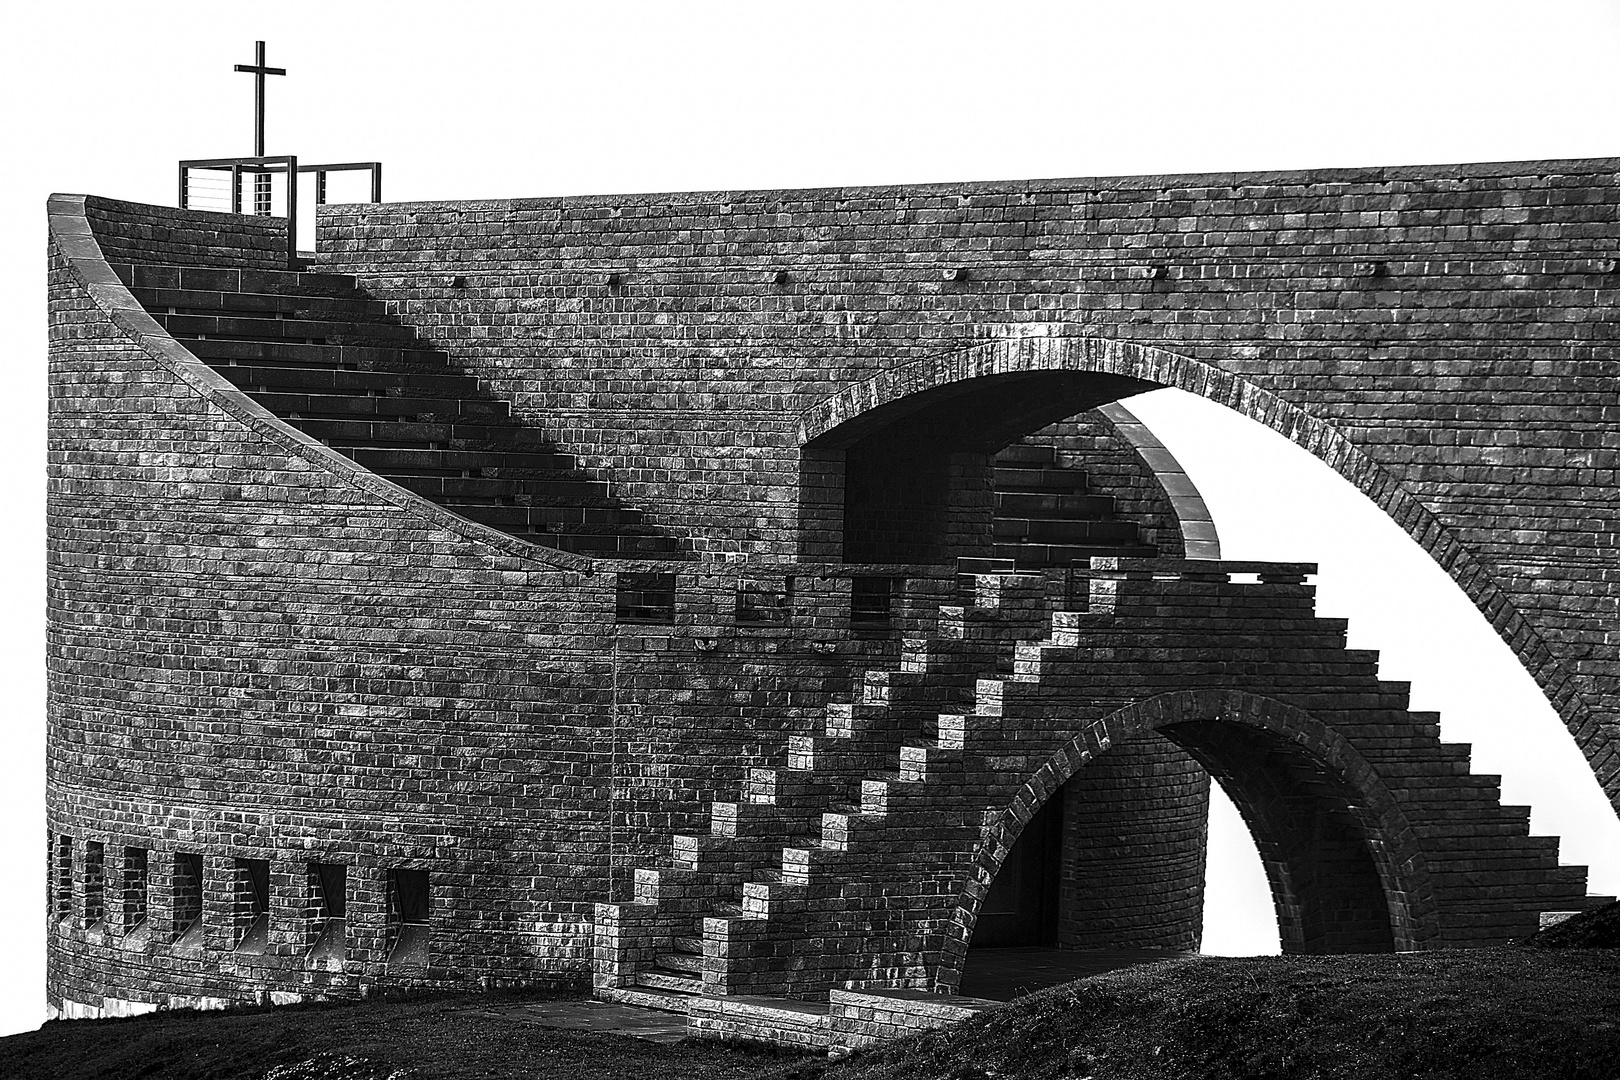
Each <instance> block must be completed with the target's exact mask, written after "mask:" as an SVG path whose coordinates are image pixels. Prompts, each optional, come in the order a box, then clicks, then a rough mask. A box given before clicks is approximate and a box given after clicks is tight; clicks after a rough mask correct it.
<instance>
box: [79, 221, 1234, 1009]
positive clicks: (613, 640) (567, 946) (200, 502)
mask: <svg viewBox="0 0 1620 1080" xmlns="http://www.w3.org/2000/svg"><path fill="white" fill-rule="evenodd" d="M51 211H52V216H51V235H52V248H51V271H50V272H51V342H52V350H51V363H52V369H51V386H52V399H51V447H50V454H51V457H50V460H51V481H50V546H49V559H50V574H51V590H50V612H49V617H50V625H51V636H50V652H49V659H48V663H49V678H50V687H51V698H50V715H49V721H50V733H49V762H48V820H49V828H50V834H51V839H52V844H51V851H50V859H51V880H52V909H51V918H50V943H51V947H50V967H49V994H50V998H51V1001H52V1003H53V1005H55V1006H56V1007H58V1008H60V1009H62V1010H63V1011H64V1012H65V1013H67V1014H68V1015H81V1014H86V1013H91V1014H94V1013H97V1012H100V1011H107V1012H115V1013H116V1012H123V1011H139V1010H141V1009H145V1008H150V1007H153V1006H155V1005H158V1004H167V1005H183V1004H197V1003H201V1004H208V1003H212V1002H218V1001H226V1000H242V999H254V998H259V997H262V996H264V995H267V994H269V995H274V996H276V998H277V1000H282V999H285V998H286V997H289V996H293V997H296V996H299V995H306V994H338V995H344V994H353V993H357V992H360V991H361V990H362V989H363V988H364V987H365V986H367V985H368V984H374V983H378V982H415V983H420V982H428V983H448V984H460V985H469V984H470V985H489V984H492V983H502V982H527V981H534V980H535V979H541V978H547V977H560V976H569V975H578V974H580V973H583V972H584V971H585V970H586V965H587V961H588V950H589V940H590V916H591V905H592V903H593V902H595V901H600V900H604V899H613V898H615V897H617V896H624V895H628V893H629V890H630V877H631V872H632V870H633V868H634V867H635V866H636V865H640V864H643V863H645V861H646V860H647V859H648V858H649V857H651V856H653V855H654V854H655V853H656V852H659V851H661V850H662V849H663V848H664V847H666V846H667V844H668V838H669V836H670V835H671V834H672V833H675V832H678V831H681V830H693V829H701V828H702V827H704V826H706V825H707V818H708V812H709V811H708V800H710V799H713V798H715V797H717V796H720V795H724V794H726V793H728V792H732V791H735V790H736V789H737V788H739V787H740V786H741V785H742V784H743V782H744V779H745V778H746V776H747V770H748V769H749V767H750V766H757V765H768V764H774V763H778V762H780V760H781V758H782V755H783V754H784V752H785V742H786V738H787V736H788V735H789V734H792V733H794V732H797V731H802V730H804V729H806V727H808V726H809V725H810V724H811V723H812V722H813V720H814V719H818V718H819V716H820V714H821V712H822V710H823V709H824V708H825V704H826V701H827V700H828V696H829V694H830V693H834V692H836V691H838V690H839V689H840V688H847V687H849V686H850V685H851V684H852V683H853V682H854V681H855V680H856V679H857V677H858V675H859V673H860V672H861V671H862V670H863V669H865V668H866V667H869V666H872V665H873V664H879V665H881V664H883V663H886V662H888V660H889V659H891V658H892V657H893V656H894V655H895V654H896V650H897V648H898V643H897V641H895V640H894V639H892V638H876V639H874V638H868V637H865V636H857V635H855V634H853V633H852V632H851V631H850V629H849V627H848V606H849V578H848V576H847V575H840V574H831V575H829V574H828V573H827V572H828V571H829V570H836V568H829V567H797V566H794V565H792V564H783V563H781V562H779V561H778V562H776V563H773V564H769V565H766V566H763V567H761V568H760V569H759V572H758V573H754V572H753V571H750V570H749V567H748V565H747V564H745V565H743V566H741V567H738V566H736V565H735V564H732V563H729V562H728V561H727V560H726V559H724V558H717V557H714V556H712V555H711V556H710V557H708V558H706V559H705V560H703V561H702V562H701V563H700V564H699V565H693V564H692V563H690V562H687V561H678V562H670V563H660V562H649V561H645V560H642V561H628V562H622V563H620V564H618V565H617V566H614V567H605V566H603V565H601V564H595V565H593V564H592V562H591V561H590V560H587V559H584V558H581V557H579V556H573V555H568V554H566V553H561V552H556V551H552V550H548V549H544V548H536V547H532V546H530V545H528V544H524V543H521V542H518V541H514V540H513V539H512V538H511V537H508V536H506V535H505V534H503V533H500V532H498V531H496V530H494V529H489V528H485V527H483V526H480V525H478V524H476V523H474V522H471V521H467V520H466V519H464V518H460V517H458V516H457V515H454V514H450V513H447V512H445V511H444V510H443V509H442V508H440V507H437V506H435V505H433V504H432V503H429V502H427V501H426V500H424V499H421V498H419V497H417V496H415V495H413V494H412V493H410V492H408V491H405V490H404V489H402V488H399V487H398V486H396V485H394V484H392V483H390V482H388V481H386V480H384V479H382V478H380V477H378V476H376V475H374V474H370V473H368V472H366V471H365V470H363V469H360V468H358V467H356V466H355V465H354V463H353V462H351V461H349V460H348V459H346V458H344V457H342V456H340V455H338V454H335V453H333V452H332V451H331V450H329V449H328V448H327V447H325V446H323V445H322V444H321V443H319V442H317V441H316V440H314V439H312V438H310V437H308V436H307V435H304V434H302V433H301V432H299V431H297V430H294V429H293V428H291V427H290V426H288V425H287V424H285V423H283V422H281V421H279V420H278V419H276V418H275V417H274V416H273V415H271V414H270V413H268V412H266V411H265V410H264V409H263V408H262V407H260V406H259V405H257V404H256V403H255V402H254V401H252V400H251V399H249V398H248V397H247V396H246V395H245V394H243V393H241V392H239V391H238V390H237V389H236V388H235V387H233V386H232V385H230V384H229V383H227V382H226V381H225V380H223V379H222V378H220V377H219V376H218V375H217V374H216V373H215V372H213V371H212V370H211V369H209V368H208V367H207V366H206V365H204V364H202V363H200V362H198V361H197V360H196V359H195V358H193V357H191V356H190V355H189V354H188V353H187V352H186V351H185V350H184V349H182V348H180V347H179V346H177V345H176V343H175V342H174V341H173V340H172V339H170V338H169V337H168V335H167V334H166V333H164V332H163V331H162V329H161V328H160V327H159V326H158V325H157V324H156V323H155V322H153V321H152V319H151V318H149V317H148V316H147V315H146V313H145V312H143V311H142V310H141V309H140V307H139V305H137V304H136V303H135V302H134V301H133V300H132V298H131V296H130V293H129V292H128V290H127V289H126V288H125V286H124V280H125V279H127V278H128V276H129V272H128V269H127V266H126V265H123V264H127V263H133V264H137V265H153V264H176V265H182V266H193V267H214V268H219V269H224V270H230V271H232V272H235V271H237V270H240V271H243V272H246V273H250V274H251V273H254V272H259V273H273V272H279V270H280V269H281V268H283V267H284V260H283V257H282V255H281V254H280V253H279V250H278V249H279V245H280V243H281V236H282V234H281V233H280V231H279V229H278V228H277V226H276V225H275V223H266V222H264V221H262V220H256V219H253V218H248V217H235V216H227V215H207V214H196V213H180V212H178V211H173V210H166V209H163V208H157V207H143V206H136V205H133V204H127V203H117V202H112V201H108V200H99V199H83V198H74V197H57V198H56V199H54V200H53V202H52V206H51ZM120 274H122V275H123V278H121V277H120ZM1099 430H1101V429H1099ZM1091 450H1092V452H1093V456H1094V457H1097V458H1098V459H1099V460H1101V459H1104V458H1106V460H1107V461H1108V462H1109V463H1110V464H1109V466H1108V469H1107V470H1105V471H1106V472H1108V473H1109V474H1110V475H1118V476H1119V477H1120V479H1118V480H1117V481H1107V483H1109V484H1110V489H1111V490H1115V489H1117V490H1118V491H1119V492H1120V493H1121V494H1122V495H1124V496H1126V497H1128V498H1129V499H1130V500H1131V506H1132V507H1133V508H1137V509H1139V510H1141V512H1143V513H1144V514H1147V513H1148V510H1147V508H1149V507H1151V508H1152V511H1151V512H1152V514H1157V515H1159V516H1158V517H1154V518H1153V520H1154V521H1156V522H1157V523H1158V527H1159V528H1160V529H1161V530H1162V529H1163V528H1164V525H1165V523H1164V521H1163V518H1162V515H1163V513H1164V512H1165V509H1166V507H1168V505H1169V504H1168V502H1167V500H1166V499H1165V498H1164V496H1162V494H1155V488H1154V481H1153V479H1152V477H1153V473H1152V470H1151V468H1149V467H1148V466H1147V465H1145V464H1143V463H1142V462H1141V461H1140V460H1139V459H1137V458H1135V457H1133V452H1132V451H1131V450H1130V448H1129V444H1128V443H1126V442H1123V441H1121V440H1118V439H1115V438H1112V437H1111V436H1109V435H1107V434H1106V433H1105V432H1104V433H1101V434H1098V435H1097V437H1096V438H1095V439H1094V440H1093V443H1092V445H1091ZM1150 516H1151V515H1150ZM1144 520H1146V519H1144ZM614 569H628V570H638V571H669V572H676V573H678V574H680V575H681V577H680V582H681V592H680V597H681V599H680V606H679V611H678V613H677V618H676V623H675V625H674V626H672V627H669V628H664V627H634V626H632V627H619V626H616V625H615V618H614V607H615V583H614V574H613V572H612V570H614ZM893 569H894V570H896V571H897V572H903V573H906V574H907V575H908V580H909V583H910V584H909V585H908V594H907V595H906V596H905V597H902V598H901V600H900V602H899V605H898V607H897V609H896V626H897V630H898V631H904V630H906V629H907V628H910V629H911V630H912V631H913V632H915V631H916V630H917V629H920V628H924V627H926V626H928V625H931V621H932V619H933V618H934V617H935V614H934V611H933V605H934V604H936V603H937V602H938V601H940V600H942V599H947V598H948V596H949V593H950V591H951V589H952V588H953V587H954V583H953V580H952V577H951V570H950V568H948V567H902V568H893ZM789 577H792V578H794V581H795V584H794V586H793V607H792V611H793V615H794V620H793V625H791V626H786V627H775V626H766V627H740V626H739V625H738V624H737V621H736V618H735V611H734V606H735V602H736V596H737V593H738V590H739V587H740V586H741V585H742V583H743V581H744V580H745V579H746V580H748V581H749V582H755V581H756V580H758V581H762V582H763V583H764V584H765V585H767V586H770V587H774V588H778V589H780V588H782V587H783V586H784V584H785V582H786V579H787V578H789ZM1202 806H1203V803H1202V801H1201V798H1195V799H1191V800H1187V801H1186V803H1185V806H1184V807H1183V811H1184V813H1185V814H1186V815H1187V816H1189V818H1196V819H1198V820H1201V815H1202ZM1191 842H1192V843H1193V848H1192V850H1191V851H1190V853H1189V855H1188V857H1189V858H1195V859H1196V860H1201V857H1202V856H1201V853H1202V842H1201V838H1198V839H1196V840H1193V841H1191ZM189 856H198V857H200V858H201V862H200V864H198V865H200V866H201V869H202V874H203V881H202V883H201V888H200V889H199V888H198V887H197V883H196V882H194V881H192V880H191V877H190V875H191V873H192V866H191V864H190V863H188V861H187V859H188V857H189ZM256 860H259V861H263V862H264V863H265V864H266V865H267V868H268V874H269V889H268V895H269V897H270V901H269V903H270V910H269V912H268V915H269V920H268V934H267V936H266V939H265V940H264V941H263V942H262V943H261V944H259V945H254V946H252V947H250V948H243V947H241V943H240V942H239V939H240V938H241V937H242V935H243V934H244V932H245V931H246V929H247V927H248V925H249V924H250V923H251V921H252V911H253V905H252V902H251V899H250V897H249V894H250V893H251V891H252V887H251V876H250V875H249V874H248V872H247V868H248V866H249V865H250V864H251V863H252V862H253V861H256ZM311 864H330V865H342V866H344V867H345V868H346V873H347V884H346V892H347V910H346V914H345V922H346V926H345V927H344V931H343V932H344V941H343V943H342V946H341V947H340V949H339V952H338V958H337V959H335V960H333V959H330V958H325V959H321V958H314V957H313V956H312V954H311V952H310V950H311V947H312V946H313V945H314V944H315V942H316V940H317V938H318V937H319V936H320V934H321V932H322V925H323V923H322V916H321V915H320V905H319V901H318V895H317V894H318V891H319V884H318V881H317V880H316V878H315V877H312V875H311V869H310V868H311ZM395 870H423V871H426V872H427V873H428V875H429V880H430V881H431V883H432V884H431V895H432V902H431V927H430V929H431V939H430V949H429V953H428V958H429V959H428V963H427V965H426V966H422V965H420V964H410V963H398V962H396V963H394V964H392V965H391V964H390V962H389V954H390V951H391V946H392V942H393V941H394V939H395V937H396V931H397V928H395V927H393V926H391V922H390V897H389V884H388V883H389V875H390V872H391V871H395ZM199 895H200V896H201V901H200V902H201V905H202V921H201V925H200V928H199V929H198V930H196V931H195V932H194V933H192V934H190V935H188V934H187V930H188V928H189V927H190V914H191V912H190V911H189V910H188V908H187V905H188V904H189V903H191V902H192V901H194V900H195V899H196V898H197V897H198V896H199ZM142 916H144V922H142ZM1188 918H1190V919H1191V924H1190V925H1191V926H1192V927H1193V929H1194V930H1196V920H1197V911H1196V906H1195V907H1194V909H1193V910H1192V911H1191V914H1190V916H1188ZM1183 932H1185V931H1183Z"/></svg>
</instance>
